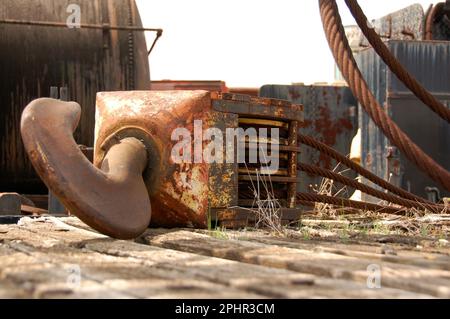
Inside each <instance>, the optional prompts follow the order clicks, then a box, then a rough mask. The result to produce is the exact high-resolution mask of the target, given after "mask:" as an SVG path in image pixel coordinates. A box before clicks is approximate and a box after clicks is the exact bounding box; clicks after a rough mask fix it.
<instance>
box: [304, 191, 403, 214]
mask: <svg viewBox="0 0 450 319" xmlns="http://www.w3.org/2000/svg"><path fill="white" fill-rule="evenodd" d="M297 201H298V203H299V204H303V203H304V202H313V203H325V204H330V205H334V206H339V207H351V208H355V209H359V210H364V211H373V212H378V213H387V214H403V215H404V214H405V213H406V212H407V211H406V210H405V208H395V207H389V206H380V205H377V204H372V203H366V202H356V201H353V200H349V199H346V198H342V197H334V196H327V195H319V194H312V193H297Z"/></svg>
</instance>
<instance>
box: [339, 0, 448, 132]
mask: <svg viewBox="0 0 450 319" xmlns="http://www.w3.org/2000/svg"><path fill="white" fill-rule="evenodd" d="M345 3H346V4H347V7H348V8H349V9H350V12H351V13H352V15H353V17H354V18H355V20H356V22H357V23H358V26H359V28H360V29H361V31H362V32H363V34H364V36H365V37H366V38H367V40H368V41H369V43H370V45H371V46H372V47H373V49H374V50H375V51H376V52H377V53H378V55H379V56H380V57H381V59H382V60H383V61H384V63H386V65H387V66H388V67H389V69H390V70H391V71H392V72H393V73H394V74H395V75H396V76H397V78H399V79H400V81H402V82H403V83H404V84H405V86H406V87H407V88H408V89H410V90H411V92H413V93H414V95H415V96H416V97H417V98H418V99H419V100H421V101H422V102H423V103H424V104H425V105H426V106H428V107H429V108H430V109H431V110H432V111H433V112H435V113H436V114H438V115H439V116H440V117H441V118H443V119H444V120H446V121H447V122H448V123H450V109H448V108H447V107H446V106H445V105H444V104H442V103H441V102H440V101H439V100H438V99H436V98H435V97H434V96H433V95H432V94H431V93H430V92H428V90H427V89H425V88H424V87H423V86H422V85H421V84H420V83H419V82H418V81H417V80H416V78H415V77H414V76H413V75H412V74H411V73H409V72H408V70H406V69H405V68H404V67H403V65H402V64H401V63H400V61H399V60H398V59H397V58H396V57H395V56H394V55H393V54H392V53H391V51H390V50H389V49H388V47H387V46H386V45H385V44H384V42H383V40H381V38H380V36H379V35H378V34H377V32H376V31H375V29H374V28H373V27H369V20H367V17H366V15H365V14H364V12H363V10H362V9H361V7H360V6H359V4H358V1H357V0H345Z"/></svg>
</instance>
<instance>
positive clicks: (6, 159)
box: [0, 0, 150, 193]
mask: <svg viewBox="0 0 450 319" xmlns="http://www.w3.org/2000/svg"><path fill="white" fill-rule="evenodd" d="M69 4H77V5H79V7H80V9H81V23H83V24H95V25H104V26H105V28H104V29H87V28H81V29H77V28H74V29H69V28H66V27H49V26H36V25H23V24H21V25H13V24H5V23H0V47H1V50H0V70H1V72H0V83H2V85H1V87H0V191H12V190H14V191H17V192H22V193H24V192H26V193H30V192H32V193H38V192H40V191H45V186H44V185H43V184H42V183H41V181H40V179H39V178H38V177H37V175H36V174H35V173H34V170H33V168H32V166H31V164H30V162H29V160H28V158H27V156H26V153H25V150H24V149H23V145H22V141H21V139H20V129H19V124H20V115H21V113H22V110H23V108H24V107H25V106H26V105H27V104H28V103H29V102H30V101H31V100H33V99H35V98H38V97H45V96H49V93H50V87H51V86H58V87H68V89H69V99H70V100H74V101H76V102H78V103H79V104H80V105H82V106H83V112H82V115H81V116H82V118H81V121H80V125H79V127H78V129H77V132H76V134H75V137H76V140H77V142H78V143H80V144H84V145H87V146H92V144H93V142H94V121H95V119H94V118H95V95H96V93H97V92H99V91H115V90H133V89H148V88H149V87H150V76H149V66H148V59H147V47H146V42H145V38H144V34H143V32H132V31H129V30H125V31H122V30H111V29H108V28H107V27H106V26H107V25H111V26H138V27H140V26H142V23H141V19H140V17H139V13H138V10H137V7H136V4H135V2H134V0H2V1H0V20H5V19H9V20H11V19H13V20H19V21H22V22H24V21H25V22H26V21H38V22H57V23H66V21H67V18H68V16H69V15H70V12H67V8H68V5H69Z"/></svg>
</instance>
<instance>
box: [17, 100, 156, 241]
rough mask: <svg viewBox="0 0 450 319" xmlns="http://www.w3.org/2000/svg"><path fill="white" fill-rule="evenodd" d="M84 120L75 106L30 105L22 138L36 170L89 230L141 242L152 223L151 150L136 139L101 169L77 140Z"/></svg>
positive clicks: (119, 147) (111, 153) (121, 144)
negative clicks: (148, 177)
mask: <svg viewBox="0 0 450 319" xmlns="http://www.w3.org/2000/svg"><path fill="white" fill-rule="evenodd" d="M80 114H81V107H80V105H79V104H77V103H75V102H63V101H59V100H55V99H49V98H41V99H37V100H34V101H32V102H31V103H30V104H28V105H27V107H26V108H25V110H24V111H23V113H22V119H21V134H22V140H23V143H24V145H25V149H26V151H27V153H28V156H29V158H30V160H31V162H32V164H33V167H34V168H35V170H36V172H37V173H38V175H39V176H40V177H41V179H42V180H43V181H44V183H45V184H46V185H47V187H48V188H50V189H51V190H52V191H53V192H54V193H55V194H56V196H57V197H58V198H59V199H60V200H61V202H62V203H63V204H64V205H65V206H66V208H67V209H68V210H69V211H70V212H71V213H72V214H74V215H75V216H77V217H79V218H80V219H81V220H83V221H84V222H85V223H86V224H88V225H89V226H91V227H93V228H94V229H96V230H98V231H100V232H102V233H104V234H106V235H109V236H111V237H115V238H120V239H131V238H134V237H137V236H139V235H140V234H141V233H142V232H144V230H145V229H146V228H147V226H148V225H149V223H150V218H151V205H150V199H149V195H148V192H147V189H146V186H145V183H144V180H143V177H142V172H143V171H144V169H145V167H146V165H147V160H148V158H147V151H146V148H145V145H144V144H143V143H142V142H141V141H139V140H138V139H136V138H133V137H127V138H124V139H122V140H120V141H118V143H116V144H114V145H112V146H111V147H110V148H109V150H108V151H107V153H106V155H105V158H104V159H103V162H102V164H101V167H100V169H98V168H96V167H94V165H92V164H91V163H90V162H89V161H88V159H87V158H86V157H85V156H84V155H83V153H82V152H81V151H80V149H79V148H78V146H77V144H76V142H75V140H74V138H73V132H74V131H75V128H76V127H77V125H78V122H79V119H80Z"/></svg>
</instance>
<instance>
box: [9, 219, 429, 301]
mask: <svg viewBox="0 0 450 319" xmlns="http://www.w3.org/2000/svg"><path fill="white" fill-rule="evenodd" d="M0 256H1V258H0V294H1V295H0V296H5V292H6V289H8V288H10V287H14V288H15V290H14V289H13V290H12V292H11V295H21V294H22V295H24V296H26V297H30V296H31V297H44V298H52V297H66V298H67V297H70V298H72V297H95V298H98V297H100V298H114V297H131V298H133V297H145V298H156V297H158V298H165V297H170V298H205V297H208V298H252V297H253V298H262V297H278V298H300V297H301V298H315V297H316V298H317V297H319V298H320V297H329V298H336V297H360V298H374V297H376V298H382V297H386V298H420V297H430V296H429V295H425V294H416V293H410V292H407V291H402V290H399V289H390V288H382V289H378V290H371V289H367V286H366V285H365V284H363V283H355V282H352V281H350V280H332V279H326V278H320V277H317V276H314V275H310V274H304V273H300V272H299V271H298V270H297V271H291V270H286V269H280V267H275V268H273V267H270V266H261V265H252V264H249V263H248V262H245V263H242V262H238V261H233V260H229V258H215V257H210V256H204V255H199V254H197V253H189V252H180V251H179V250H171V249H165V248H159V247H153V246H148V245H142V244H139V243H134V242H131V241H117V240H112V239H110V238H107V237H105V236H103V235H100V234H97V233H94V232H91V231H89V230H88V229H84V230H81V229H79V228H78V227H70V226H68V225H66V224H65V223H61V222H60V221H59V222H58V220H56V221H55V220H54V219H53V218H48V219H42V220H40V221H30V220H27V219H25V220H23V221H22V222H21V223H20V226H10V227H8V231H7V232H6V233H1V234H0ZM4 257H7V258H4ZM266 264H268V263H266ZM74 265H75V266H78V267H79V269H80V276H81V281H80V283H81V285H80V286H79V287H75V288H73V287H70V286H69V288H68V287H67V275H68V274H67V269H66V268H64V266H66V267H67V266H68V267H70V266H74ZM54 274H56V276H54ZM51 276H53V277H51ZM6 296H8V295H6Z"/></svg>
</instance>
